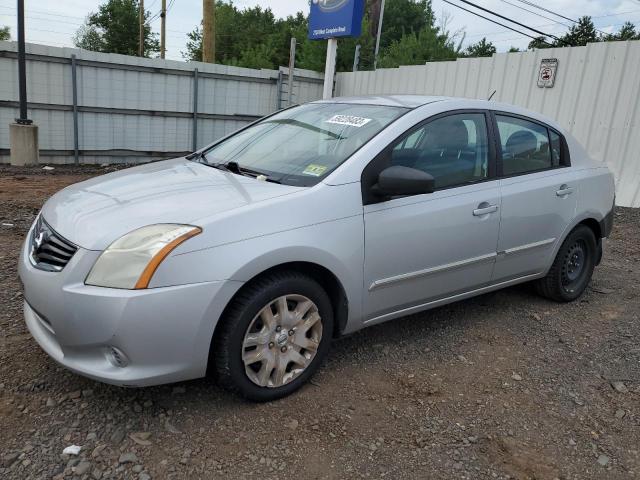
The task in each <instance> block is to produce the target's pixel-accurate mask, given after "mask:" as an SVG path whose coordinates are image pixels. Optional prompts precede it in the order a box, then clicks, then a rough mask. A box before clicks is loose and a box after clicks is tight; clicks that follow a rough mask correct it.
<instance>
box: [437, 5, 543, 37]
mask: <svg viewBox="0 0 640 480" xmlns="http://www.w3.org/2000/svg"><path fill="white" fill-rule="evenodd" d="M442 1H443V2H445V3H448V4H449V5H453V6H454V7H457V8H459V9H461V10H464V11H465V12H469V13H471V14H473V15H475V16H477V17H480V18H484V19H485V20H488V21H490V22H492V23H495V24H496V25H500V26H501V27H504V28H507V29H509V30H512V31H514V32H516V33H519V34H520V35H524V36H525V37H529V38H533V39H534V40H536V39H537V37H534V36H533V35H529V34H528V33H525V32H521V31H520V30H517V29H515V28H513V27H510V26H508V25H505V24H504V23H500V22H498V21H496V20H493V19H491V18H489V17H485V16H484V15H480V14H479V13H477V12H474V11H472V10H469V9H467V8H464V7H462V6H460V5H456V4H455V3H452V2H450V1H449V0H442ZM543 42H544V43H546V44H547V45H549V46H553V45H552V44H551V43H549V42H547V41H545V40H543Z"/></svg>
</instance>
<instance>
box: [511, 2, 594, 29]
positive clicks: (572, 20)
mask: <svg viewBox="0 0 640 480" xmlns="http://www.w3.org/2000/svg"><path fill="white" fill-rule="evenodd" d="M501 1H503V2H506V0H501ZM517 1H518V2H520V3H524V4H525V5H530V6H532V7H535V8H538V9H539V10H542V11H544V12H549V13H551V14H552V15H555V16H557V17H560V18H564V19H566V20H569V21H570V22H573V23H575V24H577V23H579V22H578V21H577V20H574V19H572V18H569V17H565V16H564V15H560V14H559V13H556V12H554V11H552V10H549V9H547V8H544V7H541V6H540V5H537V4H535V3H533V2H531V1H529V0H517ZM506 3H509V2H506ZM511 5H513V4H511ZM514 6H515V7H517V8H521V9H523V10H526V11H527V12H530V13H533V14H534V15H538V16H540V17H542V18H546V19H548V20H551V19H550V18H549V17H545V16H544V15H540V14H539V13H536V12H532V11H531V10H528V9H526V8H524V7H519V6H518V5H514ZM558 23H560V22H558ZM566 26H567V25H565V27H566ZM594 28H595V27H594ZM596 31H597V32H600V33H601V34H603V35H607V33H606V32H603V31H602V30H598V29H597V28H596Z"/></svg>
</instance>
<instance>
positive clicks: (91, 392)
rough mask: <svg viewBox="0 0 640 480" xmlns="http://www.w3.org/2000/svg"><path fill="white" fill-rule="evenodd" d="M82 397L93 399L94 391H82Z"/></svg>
mask: <svg viewBox="0 0 640 480" xmlns="http://www.w3.org/2000/svg"><path fill="white" fill-rule="evenodd" d="M82 396H83V397H91V396H93V390H91V389H90V388H88V389H86V390H82Z"/></svg>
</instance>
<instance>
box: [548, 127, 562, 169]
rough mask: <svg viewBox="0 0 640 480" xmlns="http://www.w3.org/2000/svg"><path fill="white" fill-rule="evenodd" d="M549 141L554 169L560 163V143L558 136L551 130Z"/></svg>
mask: <svg viewBox="0 0 640 480" xmlns="http://www.w3.org/2000/svg"><path fill="white" fill-rule="evenodd" d="M549 139H550V140H551V163H552V164H553V166H554V167H559V166H560V164H561V163H562V162H561V158H562V157H561V154H562V142H561V141H560V135H558V134H557V133H556V132H554V131H553V130H549Z"/></svg>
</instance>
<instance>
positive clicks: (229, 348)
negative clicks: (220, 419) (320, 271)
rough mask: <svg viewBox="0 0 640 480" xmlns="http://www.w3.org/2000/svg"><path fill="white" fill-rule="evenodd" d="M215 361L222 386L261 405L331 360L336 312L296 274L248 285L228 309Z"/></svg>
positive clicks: (315, 288) (317, 289)
mask: <svg viewBox="0 0 640 480" xmlns="http://www.w3.org/2000/svg"><path fill="white" fill-rule="evenodd" d="M221 322H222V323H221V324H220V326H219V327H218V330H217V332H216V334H215V337H214V341H213V345H212V348H213V351H212V357H213V361H214V362H215V372H216V375H217V379H218V381H219V383H220V384H221V385H222V386H223V387H225V388H226V389H227V390H230V391H232V392H235V393H238V394H240V395H242V396H243V397H245V398H247V399H249V400H254V401H258V402H265V401H270V400H275V399H277V398H281V397H284V396H286V395H289V394H291V393H293V392H294V391H296V390H297V389H298V388H300V387H301V386H302V385H304V383H306V381H307V380H308V379H309V378H310V377H311V375H313V373H315V371H316V370H317V369H318V367H319V366H320V364H321V363H322V361H323V360H324V358H325V357H326V355H327V353H328V350H329V344H330V342H331V338H332V336H333V309H332V306H331V301H330V299H329V296H328V295H327V293H326V292H325V290H324V289H323V288H322V287H321V286H320V285H319V284H318V283H317V282H316V281H315V280H314V279H312V278H310V277H308V276H306V275H304V274H302V273H299V272H296V271H285V272H277V273H274V274H272V275H269V276H267V277H264V278H261V279H258V280H256V281H254V282H252V283H250V284H248V285H247V286H246V287H245V288H244V289H243V290H241V291H240V293H239V294H238V295H237V296H236V298H235V299H234V300H233V301H232V303H231V305H230V306H229V308H228V309H227V311H226V313H225V316H224V318H222V319H221Z"/></svg>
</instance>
